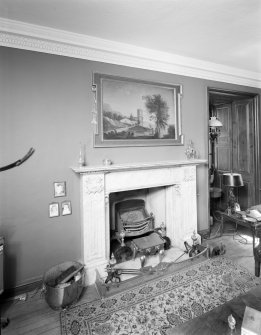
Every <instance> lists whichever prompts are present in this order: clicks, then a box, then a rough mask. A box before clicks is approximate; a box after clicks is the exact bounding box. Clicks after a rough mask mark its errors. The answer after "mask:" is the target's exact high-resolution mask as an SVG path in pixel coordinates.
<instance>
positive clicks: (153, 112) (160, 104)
mask: <svg viewBox="0 0 261 335" xmlns="http://www.w3.org/2000/svg"><path fill="white" fill-rule="evenodd" d="M143 99H144V100H145V106H146V108H147V110H148V112H149V114H150V120H151V121H154V122H155V125H156V127H155V137H156V138H161V131H162V130H165V129H166V127H167V126H168V119H169V113H168V111H169V107H168V104H167V102H166V101H164V100H163V99H162V96H161V95H160V94H153V95H152V96H151V95H147V96H144V97H143Z"/></svg>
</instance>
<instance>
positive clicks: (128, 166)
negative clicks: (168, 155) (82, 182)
mask: <svg viewBox="0 0 261 335" xmlns="http://www.w3.org/2000/svg"><path fill="white" fill-rule="evenodd" d="M205 164H207V160H206V159H190V160H184V161H183V160H177V161H175V160H171V161H160V162H147V163H124V164H111V165H100V166H83V167H72V170H73V171H74V172H75V173H79V174H86V173H102V172H103V173H110V172H116V171H133V170H145V169H159V168H169V167H178V166H185V165H205Z"/></svg>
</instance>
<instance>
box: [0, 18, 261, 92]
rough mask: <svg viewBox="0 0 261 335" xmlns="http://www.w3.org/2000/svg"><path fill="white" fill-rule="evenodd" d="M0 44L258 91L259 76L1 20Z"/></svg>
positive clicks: (260, 76)
mask: <svg viewBox="0 0 261 335" xmlns="http://www.w3.org/2000/svg"><path fill="white" fill-rule="evenodd" d="M0 45H2V46H6V47H11V48H17V49H24V50H31V51H37V52H43V53H48V54H54V55H60V56H67V57H73V58H79V59H88V60H92V61H97V62H104V63H109V64H116V65H123V66H129V67H135V68H141V69H146V70H152V71H159V72H165V73H172V74H176V75H182V76H188V77H194V78H201V79H207V80H213V81H220V82H226V83H231V84H237V85H244V86H250V87H257V88H261V73H255V72H251V71H244V70H241V69H237V68H234V67H229V66H224V65H220V64H216V63H211V62H206V61H200V60H197V59H194V58H189V57H183V56H178V55H174V54H170V53H165V52H159V51H156V50H151V49H146V48H141V47H136V46H133V45H129V44H125V43H118V42H114V41H110V40H104V39H100V38H95V37H92V36H88V35H82V34H75V33H71V32H68V31H64V30H58V29H53V28H47V27H43V26H38V25H33V24H28V23H24V22H20V21H15V20H9V19H5V18H0ZM116 50H117V51H116Z"/></svg>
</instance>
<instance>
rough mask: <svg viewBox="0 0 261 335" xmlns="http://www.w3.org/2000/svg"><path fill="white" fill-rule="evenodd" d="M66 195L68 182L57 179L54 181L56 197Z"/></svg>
mask: <svg viewBox="0 0 261 335" xmlns="http://www.w3.org/2000/svg"><path fill="white" fill-rule="evenodd" d="M65 196H66V182H65V181H56V182H54V197H55V198H57V197H65Z"/></svg>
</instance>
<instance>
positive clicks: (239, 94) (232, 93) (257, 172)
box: [207, 86, 261, 222]
mask: <svg viewBox="0 0 261 335" xmlns="http://www.w3.org/2000/svg"><path fill="white" fill-rule="evenodd" d="M211 95H212V96H213V95H217V96H220V97H221V98H222V97H223V98H224V99H227V102H228V101H229V100H230V101H231V103H232V101H235V100H238V99H247V98H249V99H253V105H254V111H253V113H254V180H255V184H256V185H257V186H256V187H255V203H256V204H259V203H260V201H261V184H260V181H261V169H259V167H260V166H261V160H260V159H261V155H260V144H259V141H260V127H261V123H260V122H261V118H260V117H259V113H260V96H259V94H258V93H253V92H247V91H236V90H229V89H222V88H216V87H212V86H209V87H207V108H208V111H207V115H208V119H209V116H210V103H211ZM216 99H217V98H216ZM224 103H225V100H224ZM207 134H208V139H207V143H208V165H209V160H210V148H209V127H208V129H207ZM209 189H210V181H209V180H208V190H209ZM208 197H209V202H208V207H209V216H210V193H209V195H208ZM253 205H254V204H253ZM209 222H210V220H209Z"/></svg>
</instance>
